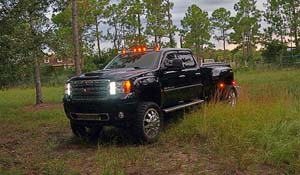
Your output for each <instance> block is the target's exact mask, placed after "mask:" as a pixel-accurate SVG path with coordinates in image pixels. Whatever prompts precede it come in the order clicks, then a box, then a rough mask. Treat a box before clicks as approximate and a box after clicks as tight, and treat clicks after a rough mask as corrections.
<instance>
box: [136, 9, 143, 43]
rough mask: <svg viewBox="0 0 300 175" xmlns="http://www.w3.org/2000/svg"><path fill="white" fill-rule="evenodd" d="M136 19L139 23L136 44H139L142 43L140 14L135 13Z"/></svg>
mask: <svg viewBox="0 0 300 175" xmlns="http://www.w3.org/2000/svg"><path fill="white" fill-rule="evenodd" d="M137 19H138V23H139V27H138V34H139V37H138V44H139V45H141V44H142V41H141V39H142V24H141V15H140V14H137ZM143 44H144V43H143Z"/></svg>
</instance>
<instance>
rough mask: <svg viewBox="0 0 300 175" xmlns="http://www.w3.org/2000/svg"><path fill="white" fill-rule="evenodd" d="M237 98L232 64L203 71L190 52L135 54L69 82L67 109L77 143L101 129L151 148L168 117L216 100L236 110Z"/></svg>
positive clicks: (214, 65) (125, 54)
mask: <svg viewBox="0 0 300 175" xmlns="http://www.w3.org/2000/svg"><path fill="white" fill-rule="evenodd" d="M237 95H238V93H237V89H236V83H235V80H234V76H233V71H232V69H231V67H230V65H228V64H224V63H209V64H202V65H199V64H198V63H197V60H196V59H195V57H194V56H193V53H192V51H191V50H190V49H175V48H171V49H161V50H151V49H135V50H134V51H130V52H123V53H121V54H119V55H118V56H116V57H115V58H114V59H113V60H112V61H111V62H110V63H108V64H107V65H106V67H105V68H104V69H103V70H98V71H94V72H90V73H85V74H83V75H81V76H78V77H73V78H71V79H70V80H68V81H67V82H66V85H65V95H64V98H63V103H64V109H65V113H66V115H67V117H68V118H69V119H70V123H71V128H72V131H73V133H74V134H75V135H76V136H78V137H92V136H97V135H98V134H99V133H100V132H101V130H102V128H103V126H116V127H122V126H127V127H128V128H130V129H131V130H132V134H134V135H135V136H136V138H138V139H139V140H142V141H144V142H148V143H149V142H150V143H151V142H154V141H156V140H157V139H158V137H159V135H160V132H161V130H162V127H163V121H164V120H163V116H164V114H166V113H170V112H173V111H177V110H180V109H183V108H186V107H190V106H193V105H197V104H201V103H203V102H205V101H209V100H211V99H213V98H217V100H220V101H225V102H228V103H229V104H230V105H235V104H236V102H237Z"/></svg>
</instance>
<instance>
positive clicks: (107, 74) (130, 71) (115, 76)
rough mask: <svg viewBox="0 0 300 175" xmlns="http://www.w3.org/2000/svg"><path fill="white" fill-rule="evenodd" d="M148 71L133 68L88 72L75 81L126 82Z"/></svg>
mask: <svg viewBox="0 0 300 175" xmlns="http://www.w3.org/2000/svg"><path fill="white" fill-rule="evenodd" d="M149 71H150V70H149V69H135V68H121V69H107V70H98V71H94V72H89V73H85V74H83V75H81V76H80V77H77V78H76V79H90V78H96V77H97V78H99V79H109V80H114V81H119V80H127V79H130V78H132V77H136V76H140V75H142V74H144V73H148V72H149Z"/></svg>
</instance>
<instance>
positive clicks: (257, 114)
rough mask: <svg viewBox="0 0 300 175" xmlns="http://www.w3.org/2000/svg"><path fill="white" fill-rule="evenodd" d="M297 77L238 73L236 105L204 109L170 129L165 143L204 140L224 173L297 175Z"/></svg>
mask: <svg viewBox="0 0 300 175" xmlns="http://www.w3.org/2000/svg"><path fill="white" fill-rule="evenodd" d="M299 76H300V71H296V70H293V71H291V70H290V71H273V72H263V71H262V72H259V73H257V72H246V73H243V74H241V75H239V74H237V80H238V81H239V82H240V85H241V93H240V99H239V104H238V106H236V107H235V108H231V107H229V106H226V105H224V104H209V105H206V106H205V107H204V108H203V109H202V110H200V111H198V112H194V113H191V114H189V115H188V116H186V117H185V119H184V120H183V121H182V122H181V123H179V124H177V125H176V126H174V127H171V128H170V129H169V130H168V131H167V132H166V133H165V135H164V138H166V139H167V138H172V139H174V140H176V141H178V142H191V141H195V140H199V139H201V140H204V141H205V142H206V143H207V145H208V148H209V149H211V150H212V151H213V152H214V156H215V157H216V158H217V159H219V162H220V163H221V164H223V165H224V166H222V167H224V169H226V170H228V169H233V170H234V169H242V170H244V171H250V172H255V171H256V170H258V169H260V168H259V167H260V166H262V165H266V166H269V167H274V168H277V169H279V170H282V171H284V172H286V173H292V174H294V173H295V174H299V173H300V117H299V114H300V101H299V99H300V98H299V97H300V88H299V85H300V78H299ZM200 146H202V145H200ZM257 173H258V172H257Z"/></svg>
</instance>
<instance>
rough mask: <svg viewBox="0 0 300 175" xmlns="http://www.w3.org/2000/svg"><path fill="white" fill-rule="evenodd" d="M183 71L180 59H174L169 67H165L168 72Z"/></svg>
mask: <svg viewBox="0 0 300 175" xmlns="http://www.w3.org/2000/svg"><path fill="white" fill-rule="evenodd" d="M182 69H183V63H182V60H180V59H174V60H173V61H172V64H171V65H168V66H167V70H169V71H181V70H182Z"/></svg>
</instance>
